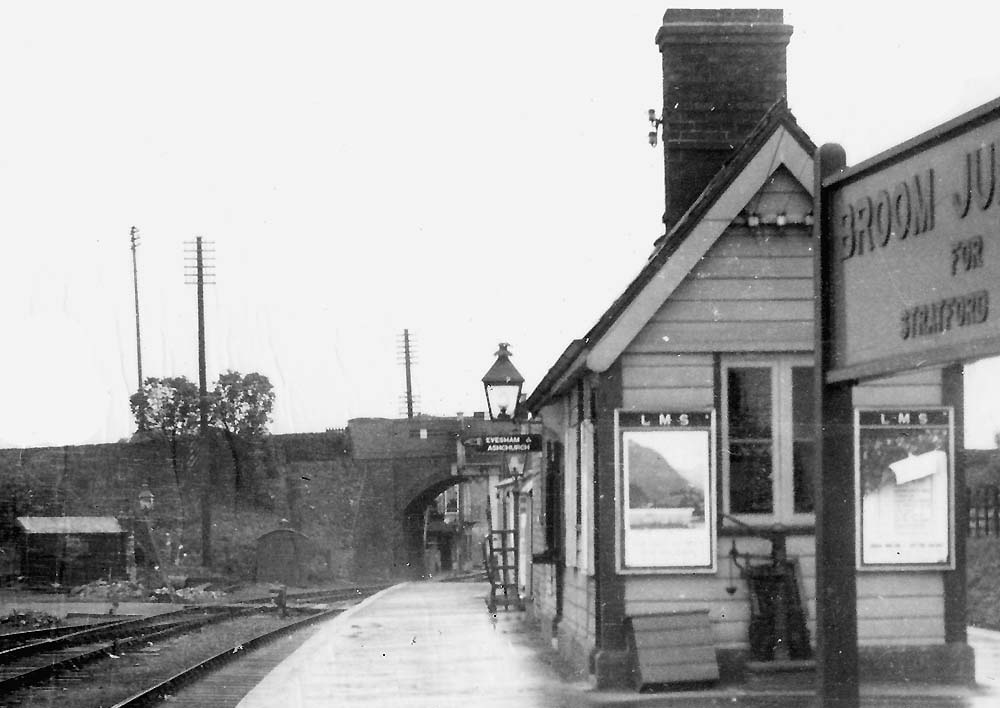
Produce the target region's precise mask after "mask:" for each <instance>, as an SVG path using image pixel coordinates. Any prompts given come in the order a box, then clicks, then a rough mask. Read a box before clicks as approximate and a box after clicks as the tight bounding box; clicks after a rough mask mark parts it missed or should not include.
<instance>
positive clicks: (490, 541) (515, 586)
mask: <svg viewBox="0 0 1000 708" xmlns="http://www.w3.org/2000/svg"><path fill="white" fill-rule="evenodd" d="M490 506H491V505H490V499H489V497H487V499H486V525H487V531H486V538H485V539H483V562H484V565H485V566H486V577H487V578H488V579H489V581H490V596H489V599H488V600H487V606H488V607H489V610H490V612H496V611H497V601H498V600H499V601H500V602H502V603H503V607H504V609H505V610H509V609H510V608H511V606H513V607H514V609H517V610H522V609H524V606H523V605H522V603H521V593H520V583H519V579H518V572H517V571H518V568H517V547H518V538H517V536H518V534H517V529H507V528H500V529H495V528H493V513H492V511H491V510H490ZM515 523H516V521H515Z"/></svg>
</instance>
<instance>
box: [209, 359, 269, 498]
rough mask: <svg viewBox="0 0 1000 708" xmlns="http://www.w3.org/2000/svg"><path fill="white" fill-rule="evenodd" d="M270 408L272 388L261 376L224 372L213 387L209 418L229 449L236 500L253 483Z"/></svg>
mask: <svg viewBox="0 0 1000 708" xmlns="http://www.w3.org/2000/svg"><path fill="white" fill-rule="evenodd" d="M273 407H274V387H273V386H272V385H271V382H270V381H269V380H268V378H267V377H266V376H264V375H263V374H258V373H255V372H251V373H249V374H246V375H243V374H241V373H240V372H238V371H227V372H226V373H224V374H222V375H221V376H219V380H218V381H217V382H216V383H215V388H214V390H213V392H212V416H211V418H212V423H213V425H215V426H216V427H218V428H219V429H220V430H222V433H223V435H224V437H225V438H226V443H227V444H228V446H229V452H230V454H231V455H232V458H233V487H234V490H233V491H234V492H235V493H236V495H237V496H239V495H240V494H241V493H243V492H244V491H245V487H246V486H247V484H246V483H247V480H248V479H249V480H250V481H252V480H253V476H254V472H255V464H254V461H255V459H256V458H255V453H259V452H260V451H261V449H262V443H263V441H264V438H265V436H266V435H267V426H268V425H269V424H270V422H271V409H272V408H273Z"/></svg>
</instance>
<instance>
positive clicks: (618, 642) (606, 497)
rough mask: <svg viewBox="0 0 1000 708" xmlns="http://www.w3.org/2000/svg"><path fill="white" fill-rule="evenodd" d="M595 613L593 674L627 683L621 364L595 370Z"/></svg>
mask: <svg viewBox="0 0 1000 708" xmlns="http://www.w3.org/2000/svg"><path fill="white" fill-rule="evenodd" d="M595 404H596V405H595V408H596V413H597V420H596V421H595V428H596V430H597V435H596V444H595V449H594V463H595V464H594V473H595V475H596V483H595V485H594V492H595V493H594V505H593V514H594V525H593V529H594V539H593V543H594V566H595V567H594V573H595V576H596V577H595V581H596V582H595V588H594V612H595V624H596V629H597V652H596V655H595V657H594V668H595V671H594V673H595V675H596V678H597V685H598V687H600V688H612V687H625V686H630V685H631V681H632V677H631V674H630V666H629V663H628V647H627V643H626V632H625V583H624V580H623V578H622V577H621V576H620V575H619V574H618V567H617V560H616V556H615V554H616V552H617V543H616V541H617V539H616V537H615V529H616V526H615V515H616V514H617V508H616V505H617V501H616V497H615V478H616V475H617V474H618V470H617V469H616V467H615V409H616V408H621V405H622V380H621V363H620V362H616V363H615V364H614V365H613V366H612V367H611V368H610V369H608V370H607V371H606V372H604V373H602V374H601V375H600V381H599V383H598V387H597V400H596V401H595Z"/></svg>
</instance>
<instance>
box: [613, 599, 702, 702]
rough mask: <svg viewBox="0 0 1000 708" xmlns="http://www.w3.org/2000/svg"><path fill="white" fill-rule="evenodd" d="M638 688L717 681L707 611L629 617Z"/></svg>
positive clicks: (630, 641)
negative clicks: (648, 685)
mask: <svg viewBox="0 0 1000 708" xmlns="http://www.w3.org/2000/svg"><path fill="white" fill-rule="evenodd" d="M627 622H628V628H629V632H628V635H629V643H630V648H631V650H632V656H633V658H634V667H635V682H636V687H637V688H638V687H642V686H643V685H645V684H659V683H664V684H666V683H689V682H698V683H701V682H708V681H718V679H719V664H718V661H717V660H716V657H715V642H714V640H713V637H712V624H711V621H710V620H709V618H708V610H707V609H705V610H689V611H683V612H669V613H663V614H655V615H636V616H634V617H629V618H628V620H627Z"/></svg>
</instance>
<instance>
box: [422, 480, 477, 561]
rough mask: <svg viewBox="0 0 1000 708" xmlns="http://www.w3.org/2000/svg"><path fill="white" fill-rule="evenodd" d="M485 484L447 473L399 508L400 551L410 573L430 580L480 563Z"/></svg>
mask: <svg viewBox="0 0 1000 708" xmlns="http://www.w3.org/2000/svg"><path fill="white" fill-rule="evenodd" d="M486 503H487V490H486V486H485V483H480V482H479V481H477V480H476V479H474V478H467V477H462V476H457V475H448V476H447V477H443V478H440V479H438V480H436V481H433V482H432V483H431V484H429V485H428V486H427V487H425V488H424V489H423V490H422V491H420V492H418V493H417V494H416V495H414V496H413V497H412V498H411V500H410V501H409V503H407V504H406V506H405V507H404V508H403V510H402V525H403V538H404V544H405V548H404V552H405V554H406V559H407V565H408V567H409V568H410V569H411V574H412V577H414V578H422V579H434V578H438V577H441V576H447V575H449V574H455V573H459V572H467V571H469V570H472V569H474V568H478V567H480V566H481V565H482V557H481V555H482V548H481V542H482V539H483V538H484V537H485V534H486V514H485V505H486Z"/></svg>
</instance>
